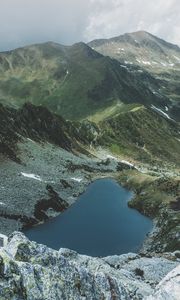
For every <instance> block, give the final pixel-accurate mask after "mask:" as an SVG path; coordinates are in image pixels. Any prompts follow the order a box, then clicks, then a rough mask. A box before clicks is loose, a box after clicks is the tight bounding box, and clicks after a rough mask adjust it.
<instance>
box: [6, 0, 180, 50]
mask: <svg viewBox="0 0 180 300" xmlns="http://www.w3.org/2000/svg"><path fill="white" fill-rule="evenodd" d="M137 30H146V31H149V32H151V33H153V34H155V35H158V36H159V37H162V38H164V39H166V40H168V41H170V42H172V43H175V44H178V45H180V0H0V50H1V51H3V50H7V49H12V48H16V47H19V46H23V45H26V44H32V43H37V42H44V41H55V42H58V43H62V44H72V43H75V42H79V41H85V42H87V41H90V40H93V39H95V38H108V37H113V36H117V35H120V34H123V33H125V32H133V31H137Z"/></svg>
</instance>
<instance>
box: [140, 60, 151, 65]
mask: <svg viewBox="0 0 180 300" xmlns="http://www.w3.org/2000/svg"><path fill="white" fill-rule="evenodd" d="M142 63H143V64H144V65H148V66H151V63H150V61H145V60H142Z"/></svg>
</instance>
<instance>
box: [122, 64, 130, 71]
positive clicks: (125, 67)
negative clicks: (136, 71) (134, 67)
mask: <svg viewBox="0 0 180 300" xmlns="http://www.w3.org/2000/svg"><path fill="white" fill-rule="evenodd" d="M120 66H121V67H122V68H124V69H126V70H129V69H128V67H127V66H124V65H120Z"/></svg>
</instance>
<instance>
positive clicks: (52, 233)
mask: <svg viewBox="0 0 180 300" xmlns="http://www.w3.org/2000/svg"><path fill="white" fill-rule="evenodd" d="M132 196H133V194H132V192H130V191H128V190H127V189H125V188H123V187H121V186H120V185H119V184H118V183H117V182H116V181H115V180H113V179H100V180H96V181H95V182H93V183H92V184H90V185H89V186H88V188H87V190H86V192H85V193H84V194H82V195H81V196H79V199H78V200H77V202H76V203H75V204H73V205H72V206H71V207H70V208H68V210H66V211H65V212H63V213H62V214H61V215H60V216H58V217H56V218H54V219H51V220H49V221H48V222H46V223H45V224H42V225H38V226H36V227H33V228H31V229H29V230H27V231H26V232H25V234H26V235H27V237H28V238H29V239H30V240H33V241H36V242H38V243H42V244H46V245H48V246H49V247H51V248H54V249H57V250H59V248H70V249H73V250H76V251H77V252H79V253H81V254H87V255H91V256H107V255H113V254H123V253H127V252H137V251H138V250H139V248H140V247H141V245H142V243H143V241H144V239H145V237H146V234H147V233H148V232H149V231H150V230H151V229H152V221H151V220H150V219H149V218H147V217H145V216H143V215H141V214H140V213H139V212H138V211H136V210H134V209H131V208H129V207H128V205H127V203H128V201H129V200H130V199H131V198H132Z"/></svg>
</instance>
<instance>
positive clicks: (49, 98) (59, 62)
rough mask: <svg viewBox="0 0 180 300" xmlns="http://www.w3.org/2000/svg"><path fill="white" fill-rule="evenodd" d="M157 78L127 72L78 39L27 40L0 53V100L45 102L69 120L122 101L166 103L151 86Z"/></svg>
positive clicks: (15, 103)
mask: <svg viewBox="0 0 180 300" xmlns="http://www.w3.org/2000/svg"><path fill="white" fill-rule="evenodd" d="M159 88H160V86H159V83H158V82H156V80H154V78H153V77H151V76H150V75H149V74H148V73H143V74H141V73H139V72H138V70H137V69H136V68H132V69H131V71H129V70H128V69H126V68H125V67H124V66H122V65H121V64H120V63H119V62H118V61H116V60H112V59H110V58H108V57H104V56H102V55H101V54H99V53H97V52H96V51H94V50H92V49H91V48H90V47H88V46H87V45H85V44H83V43H78V44H75V45H73V46H62V45H59V44H55V43H45V44H40V45H32V46H28V47H24V48H21V49H17V50H14V51H10V52H4V53H0V102H1V103H3V104H8V105H11V106H12V105H13V106H14V107H19V106H22V104H23V103H25V102H27V101H28V102H32V103H33V104H35V105H45V106H47V107H48V108H49V109H50V110H51V111H53V112H56V113H58V114H60V115H62V116H63V117H65V118H69V119H83V118H85V117H87V116H88V115H91V114H94V113H95V112H97V111H99V110H100V109H104V108H107V107H109V106H112V105H113V104H114V103H116V102H117V101H120V102H123V103H134V102H138V103H143V104H145V105H150V104H152V103H153V104H155V105H157V106H158V107H164V106H165V105H168V103H169V100H168V99H167V98H166V97H163V96H162V95H160V94H159V93H157V94H155V93H154V92H153V91H154V90H158V89H159Z"/></svg>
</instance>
